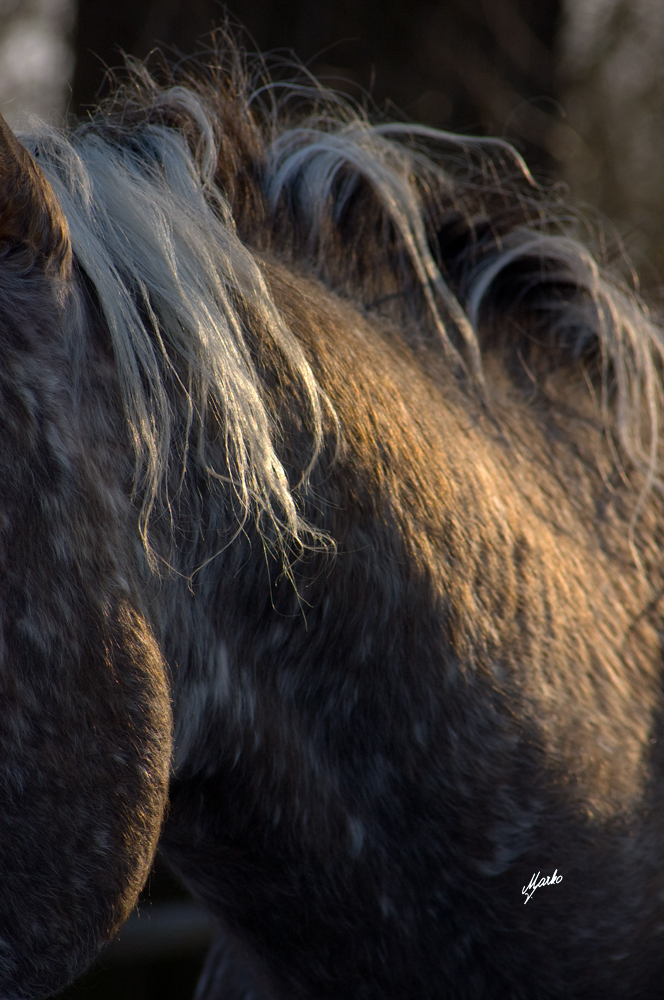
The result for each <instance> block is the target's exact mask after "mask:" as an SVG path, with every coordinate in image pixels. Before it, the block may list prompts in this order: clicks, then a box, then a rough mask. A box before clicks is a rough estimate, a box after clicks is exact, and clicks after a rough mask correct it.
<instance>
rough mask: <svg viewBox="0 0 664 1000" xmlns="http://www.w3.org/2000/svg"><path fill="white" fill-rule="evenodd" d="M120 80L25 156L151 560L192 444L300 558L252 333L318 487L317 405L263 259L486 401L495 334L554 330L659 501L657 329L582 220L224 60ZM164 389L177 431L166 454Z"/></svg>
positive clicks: (318, 396)
mask: <svg viewBox="0 0 664 1000" xmlns="http://www.w3.org/2000/svg"><path fill="white" fill-rule="evenodd" d="M225 42H226V43H228V40H227V39H226V40H225ZM164 73H165V76H164ZM128 74H129V76H128V81H127V82H126V83H125V84H124V85H123V86H120V87H118V89H117V90H116V92H115V94H114V96H113V97H112V98H111V99H110V100H109V101H108V102H107V103H106V104H105V105H103V106H102V107H101V108H100V110H99V111H98V112H97V113H96V114H95V115H93V116H92V117H91V118H90V119H89V120H88V121H86V122H84V123H82V124H80V125H79V126H77V127H75V128H73V129H72V130H70V131H68V132H65V131H58V130H56V129H53V128H48V127H46V126H39V127H38V128H35V129H33V130H32V131H31V132H29V133H26V134H22V135H21V139H22V141H23V142H24V143H25V145H26V146H27V147H28V149H29V150H31V151H32V152H33V153H34V154H37V153H38V155H39V162H40V164H41V165H42V167H43V169H44V171H45V172H46V174H47V176H48V178H49V180H50V181H51V183H52V185H53V187H54V189H55V191H56V193H57V195H58V197H59V199H60V202H61V205H62V207H63V209H64V212H65V214H66V216H67V219H68V221H69V226H70V230H71V238H72V245H73V250H74V255H75V259H76V261H77V262H78V265H79V266H80V267H81V268H82V269H83V270H84V271H85V273H86V274H87V275H88V277H89V278H90V280H91V281H92V283H93V285H94V288H95V290H96V294H97V297H98V301H99V304H100V307H101V309H102V311H103V314H104V317H105V319H106V322H107V324H108V328H109V330H110V335H111V337H112V341H113V347H114V351H115V355H116V359H117V365H118V371H119V377H120V384H121V389H122V395H123V401H124V407H125V410H126V414H127V419H128V422H129V427H130V430H131V434H132V437H133V444H134V447H135V451H136V456H137V472H136V487H137V490H139V491H140V493H141V495H142V497H143V498H144V499H143V501H142V504H143V506H142V514H141V527H142V532H143V537H144V540H145V541H146V543H147V541H148V527H149V524H150V519H151V516H152V515H153V513H154V511H155V507H157V508H159V507H161V506H163V505H164V504H165V506H166V507H168V503H169V497H170V496H171V495H172V491H173V484H169V482H168V479H169V456H170V455H171V453H172V450H173V449H174V448H175V450H176V451H177V448H178V447H180V448H181V450H183V449H184V447H185V445H182V442H183V441H184V442H186V446H187V447H190V449H193V450H194V452H195V454H196V456H197V460H198V462H199V463H200V465H201V466H202V467H203V468H204V469H205V471H206V473H207V475H208V476H210V477H212V478H213V479H221V480H223V481H225V482H228V483H231V484H232V488H233V489H234V491H235V495H236V497H237V498H238V499H239V500H240V502H241V504H242V507H243V509H244V511H245V513H249V512H250V511H251V510H258V512H259V513H262V515H264V516H267V517H268V519H269V521H270V522H271V523H272V525H273V526H274V527H275V528H276V534H277V537H279V538H280V539H282V541H284V543H285V544H286V543H287V540H288V539H289V538H290V539H291V540H292V539H296V540H298V539H299V540H300V541H302V540H303V539H304V538H305V537H306V536H307V535H308V534H309V536H310V529H309V527H308V526H307V525H306V524H305V523H304V521H303V520H302V517H301V516H300V513H299V511H298V506H297V503H296V500H295V499H294V493H293V484H289V482H288V479H287V475H286V472H285V470H284V468H283V466H282V464H281V461H280V460H279V457H278V454H277V450H276V446H275V428H274V427H273V426H272V420H271V418H270V415H269V413H268V409H267V406H266V402H265V400H264V397H263V392H262V389H261V385H260V379H259V376H258V374H257V372H256V370H255V366H254V364H253V361H252V357H251V353H250V349H249V343H250V340H251V338H250V336H249V334H250V331H251V330H253V331H254V332H255V331H256V329H257V328H258V329H260V330H261V332H262V335H264V336H265V337H267V338H269V339H270V341H271V343H272V345H273V347H274V350H275V352H276V353H277V356H278V357H279V359H280V361H279V363H280V364H282V365H286V366H287V367H288V369H289V371H290V372H291V373H292V374H293V375H294V376H295V378H296V379H297V380H298V381H299V383H300V384H301V386H302V389H303V392H304V398H305V399H306V401H307V405H308V409H309V422H310V432H311V455H310V463H309V468H310V467H311V463H313V462H314V461H315V459H316V456H317V454H318V451H319V449H320V446H321V440H322V410H323V408H324V407H325V406H326V405H327V404H326V401H325V399H324V396H323V394H322V393H321V390H320V388H319V387H318V385H317V384H316V381H315V379H314V376H313V374H312V371H311V369H310V367H309V365H308V363H307V360H306V358H305V356H304V353H303V351H302V349H301V348H300V346H299V345H298V343H297V341H296V339H295V338H294V337H293V335H292V334H291V332H290V331H289V329H288V328H287V326H286V324H285V323H284V321H283V319H282V317H281V315H280V313H279V310H278V309H277V307H276V306H275V303H274V301H273V299H272V297H271V294H270V291H269V289H268V287H267V285H266V282H265V280H264V278H263V275H262V271H261V267H260V261H259V258H258V257H257V256H256V252H257V251H265V250H271V251H274V252H277V253H279V254H281V255H282V256H283V257H285V258H286V259H291V260H293V261H295V262H296V263H297V264H298V266H300V267H303V268H309V269H310V270H313V271H314V273H315V274H316V275H317V276H318V277H320V278H321V279H322V280H323V281H325V282H326V283H327V284H328V285H329V286H330V287H331V288H332V289H334V290H335V291H337V292H339V293H341V294H343V295H346V296H348V297H351V298H352V299H353V300H354V301H356V302H357V303H358V304H359V305H360V306H361V307H362V308H363V309H366V310H368V311H369V312H373V313H376V314H378V315H379V316H380V315H382V316H388V317H389V318H391V319H392V320H396V321H397V322H399V323H400V325H401V326H402V329H403V330H404V336H406V337H414V338H417V337H428V338H434V339H437V340H438V342H439V343H440V345H441V347H442V349H443V351H444V352H445V353H446V355H447V356H448V358H449V359H450V363H451V364H452V365H453V366H455V367H456V368H457V370H458V371H459V372H460V374H462V375H463V377H464V378H469V379H470V380H471V381H474V382H475V383H476V384H478V385H481V383H482V352H483V350H485V349H486V345H487V344H488V343H490V342H491V339H492V335H493V331H495V330H496V329H499V328H503V327H504V326H505V321H506V319H509V317H510V316H515V315H518V317H519V321H520V323H521V327H522V328H526V329H527V328H528V326H529V324H532V325H533V329H535V328H536V329H537V330H538V331H540V330H541V328H542V326H544V327H546V329H547V331H548V339H549V341H550V344H551V351H552V358H554V361H552V363H555V357H554V356H555V354H556V352H558V355H559V358H560V363H567V361H568V360H569V359H572V360H574V359H577V360H578V359H580V358H581V359H586V358H588V357H590V356H591V355H593V356H594V357H596V358H597V359H599V365H598V370H600V372H601V398H602V405H603V407H604V409H605V411H606V413H607V414H608V413H609V410H611V412H613V413H614V414H615V426H616V428H617V433H618V436H619V438H620V441H621V443H622V445H623V447H624V448H625V450H626V452H627V454H628V455H629V456H630V458H631V460H632V461H633V462H634V463H635V464H636V465H637V466H638V467H639V468H640V469H642V470H644V471H645V473H646V475H647V477H648V482H649V484H652V483H660V466H659V437H660V435H659V428H660V424H661V419H662V417H661V411H662V405H661V401H662V386H661V369H662V360H663V357H664V342H663V338H662V333H661V328H660V327H659V326H658V325H657V324H656V323H655V322H654V321H653V319H652V318H651V316H650V315H649V313H648V311H647V309H646V308H645V307H644V306H643V305H642V303H641V302H640V300H639V299H638V297H637V296H636V295H635V294H634V293H633V292H630V291H629V290H628V289H627V288H625V287H621V286H620V284H619V283H616V282H613V281H611V280H609V279H608V278H607V277H606V276H605V275H604V274H603V273H602V272H601V271H600V269H599V267H598V265H597V264H596V262H595V260H594V258H593V257H592V255H591V254H590V252H589V251H588V249H587V248H586V247H585V246H584V245H583V243H581V242H580V241H579V240H578V239H576V237H575V235H574V231H575V226H576V222H575V220H574V219H570V216H569V213H568V212H566V211H564V210H563V209H561V207H560V206H559V205H556V204H555V203H552V201H551V199H550V198H549V199H547V198H546V197H545V196H544V195H543V193H542V192H541V190H540V189H539V188H538V186H537V185H536V184H535V183H534V181H533V180H532V178H531V176H530V174H529V173H528V171H527V169H526V167H525V165H524V164H523V162H522V160H521V158H520V157H519V155H518V154H517V153H516V152H515V151H514V150H513V149H512V148H511V147H509V146H508V145H507V144H506V143H504V142H502V141H498V140H474V139H469V138H466V137H457V136H453V135H451V134H449V133H446V132H440V131H438V130H434V129H430V128H425V127H423V126H406V125H401V124H395V123H390V124H386V123H379V124H372V123H371V122H370V120H369V118H368V117H367V115H366V114H365V113H364V111H362V110H361V109H359V108H358V107H356V106H355V105H353V104H351V103H350V102H347V101H345V100H344V99H342V98H340V97H339V96H338V95H334V94H332V93H330V92H328V91H326V90H325V89H323V88H321V87H319V86H318V85H316V84H314V83H313V82H312V81H310V80H305V81H304V83H302V82H301V83H298V84H292V85H290V86H286V85H282V84H276V83H274V82H272V81H270V80H269V78H268V77H267V76H266V72H265V67H264V65H263V64H262V63H259V62H255V63H253V64H251V63H249V62H247V61H246V60H245V61H243V59H242V58H241V56H240V54H239V52H238V50H237V49H236V48H235V47H233V45H232V44H231V43H228V44H227V47H226V49H225V50H224V49H223V47H221V48H220V49H219V50H216V51H215V53H214V54H213V55H212V56H211V57H210V58H207V59H206V60H203V61H202V62H201V63H200V64H198V65H197V66H196V67H195V68H194V69H193V70H192V71H190V72H189V71H186V69H182V68H180V69H179V70H178V71H177V72H175V71H173V72H172V73H171V72H170V71H168V70H166V71H162V77H163V79H161V82H157V78H156V77H155V76H152V75H151V74H150V73H149V72H148V70H147V69H146V67H145V66H144V65H142V64H140V63H136V62H129V64H128ZM173 386H176V387H177V393H178V398H180V399H181V400H183V401H184V404H185V414H186V417H185V423H186V427H185V429H184V430H183V429H182V427H179V428H178V429H177V432H176V423H177V421H178V420H179V421H180V422H181V420H182V418H181V415H180V416H178V415H177V414H176V412H175V410H174V407H173V402H172V393H171V392H169V387H173ZM644 401H645V416H644ZM211 424H213V425H215V426H216V425H218V428H219V430H218V433H219V434H221V435H223V436H224V437H225V440H226V442H227V452H228V461H227V467H226V468H223V469H219V468H214V467H212V466H211V464H210V460H209V458H208V454H207V451H206V443H205V442H206V433H208V431H209V428H210V425H211ZM176 439H177V440H176ZM178 442H179V443H178ZM181 458H182V461H183V462H184V461H185V460H186V455H185V454H184V453H183V454H182V455H181ZM175 485H177V484H175ZM314 535H316V533H315V532H314ZM316 538H317V540H318V541H320V540H321V536H320V535H318V536H316Z"/></svg>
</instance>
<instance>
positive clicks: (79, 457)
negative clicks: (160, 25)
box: [0, 39, 664, 1000]
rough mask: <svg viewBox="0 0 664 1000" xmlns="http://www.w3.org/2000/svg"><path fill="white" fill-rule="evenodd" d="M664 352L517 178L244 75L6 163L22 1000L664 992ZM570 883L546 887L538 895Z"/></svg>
mask: <svg viewBox="0 0 664 1000" xmlns="http://www.w3.org/2000/svg"><path fill="white" fill-rule="evenodd" d="M663 357H664V336H663V334H662V327H661V325H660V323H659V322H658V320H657V317H656V315H655V314H654V312H652V311H651V310H649V308H648V307H647V306H646V305H645V304H644V302H643V301H642V299H641V297H640V296H639V294H638V289H637V288H635V287H634V286H633V284H632V285H630V283H629V281H628V280H627V278H623V277H621V271H620V260H619V259H617V258H616V257H614V259H613V260H612V259H611V256H610V253H609V252H608V251H606V252H604V251H603V250H602V246H601V241H598V240H597V239H595V237H593V235H592V232H591V230H590V228H589V227H588V226H586V225H585V222H584V217H583V216H582V215H581V214H579V213H577V212H575V211H573V210H572V209H570V208H569V207H568V206H567V205H566V204H565V199H564V195H563V194H561V192H560V190H559V189H558V188H556V187H555V186H554V187H551V186H549V187H547V186H546V185H544V184H543V183H542V182H539V181H536V180H534V179H533V177H532V175H531V174H530V173H529V171H528V169H527V167H526V165H525V163H524V162H523V160H522V158H521V157H520V155H519V154H518V152H516V151H515V150H514V149H513V148H512V147H510V146H509V145H508V144H507V143H506V142H504V141H502V140H489V139H471V138H469V137H460V136H455V135H452V134H450V133H447V132H443V131H440V130H435V129H433V128H429V127H425V126H421V125H414V124H408V123H404V122H393V121H386V120H384V119H382V118H380V117H376V116H374V117H372V116H371V115H370V114H369V113H368V112H367V110H366V108H365V107H364V106H362V105H361V104H359V103H353V102H352V101H351V100H350V99H348V98H342V97H339V96H338V95H335V94H333V93H331V92H329V91H327V90H326V89H325V88H324V87H322V86H320V85H317V84H315V82H314V81H312V80H311V79H308V78H306V77H301V78H299V79H296V80H295V82H291V83H289V84H287V83H284V82H281V81H280V79H279V78H278V77H277V78H275V77H274V76H273V77H270V76H268V75H267V70H266V69H265V64H264V63H262V62H260V61H256V60H253V61H252V59H251V58H250V57H249V56H246V55H245V54H243V53H242V52H241V51H240V49H239V48H238V47H234V46H233V45H232V43H228V42H227V41H225V40H223V39H222V42H221V43H219V44H217V45H216V47H215V49H214V51H213V52H212V53H211V54H208V55H207V56H206V57H205V58H201V59H200V60H199V62H198V63H196V64H193V65H192V64H190V63H181V64H179V65H177V66H175V67H171V68H169V67H168V66H166V65H165V66H163V67H161V68H158V69H157V70H154V71H152V70H149V69H148V68H147V66H146V65H144V64H141V63H139V62H135V61H131V60H130V61H129V63H128V67H127V71H126V75H125V76H124V77H123V78H122V79H121V80H119V81H118V82H117V85H116V88H115V90H114V92H113V94H112V96H111V97H109V98H108V99H107V100H106V101H105V102H103V103H102V104H101V106H100V107H99V108H98V109H97V110H96V111H94V112H91V113H90V115H89V116H88V118H87V119H85V120H82V121H80V122H79V123H74V124H70V125H68V126H62V127H56V126H54V125H46V124H43V123H34V122H33V123H31V124H30V125H29V127H26V128H25V129H24V130H22V131H19V132H18V135H14V133H13V132H12V131H11V130H10V129H9V127H8V126H7V124H6V123H4V122H3V123H2V125H1V127H0V425H1V428H2V430H1V433H0V553H1V556H0V562H1V565H2V575H1V580H2V584H1V593H2V600H1V602H0V621H1V635H2V643H1V645H0V663H1V666H0V690H1V697H0V706H1V707H0V872H1V875H2V878H1V884H2V888H1V892H0V996H1V997H3V998H7V1000H9V998H11V1000H35V998H40V997H47V996H50V995H52V994H53V993H54V992H55V991H57V990H60V989H62V988H63V987H64V986H65V985H66V984H68V983H70V982H72V981H73V980H74V979H75V978H76V977H77V976H79V975H80V974H81V973H82V972H83V971H84V970H85V969H86V968H87V967H88V966H89V965H90V963H91V962H92V961H93V960H94V958H95V957H96V956H97V955H98V954H99V953H100V952H101V950H102V949H103V947H104V945H105V944H106V943H107V942H108V941H109V940H110V939H111V938H112V937H113V935H114V934H115V933H116V932H117V930H118V929H119V928H120V926H121V925H122V923H123V921H124V920H125V918H126V916H127V914H128V913H129V912H130V911H131V909H132V908H133V906H134V905H135V903H136V900H137V897H138V894H139V892H140V890H141V888H142V886H143V885H144V883H145V880H146V878H147V876H148V872H149V869H150V866H151V863H152V860H153V857H154V855H155V851H156V850H157V845H159V850H160V852H161V854H162V856H163V858H164V859H165V861H166V862H167V864H168V865H169V866H170V867H171V868H172V870H173V871H174V872H175V873H176V875H177V876H178V877H179V878H180V879H181V880H182V882H183V883H184V884H185V885H186V886H188V888H189V889H190V890H191V892H192V893H193V895H194V896H195V897H196V898H197V899H198V900H199V901H201V902H202V903H203V904H204V905H205V906H206V907H207V908H208V910H209V911H210V912H211V914H212V915H213V916H214V918H215V919H216V921H217V925H218V928H219V938H218V940H217V942H216V943H215V944H214V945H213V946H212V949H211V951H210V954H209V957H208V959H207V962H206V965H205V968H204V970H203V974H202V978H201V980H200V984H199V987H198V991H197V1000H222V998H223V1000H240V998H241V997H245V998H246V997H249V996H251V997H254V998H260V1000H286V998H288V1000H291V998H293V1000H295V998H298V1000H326V998H329V1000H333V998H334V1000H338V998H339V997H342V996H343V997H354V998H356V1000H379V998H380V1000H410V998H415V997H417V998H418V1000H425V998H427V1000H438V998H446V1000H454V998H456V1000H487V998H491V1000H530V998H537V1000H554V998H562V997H565V998H570V997H574V998H579V1000H580V998H595V997H598V996H602V997H603V998H612V1000H619V998H629V1000H635V998H656V997H660V996H661V995H662V990H663V989H664V987H663V986H662V983H663V982H664V979H663V978H662V977H663V974H664V962H663V960H662V944H663V943H664V864H663V853H662V852H663V850H664V788H663V784H662V782H663V775H664V755H663V750H664V741H663V740H662V718H663V717H662V707H663V695H662V648H661V632H662V609H661V605H662V596H663V595H664V573H663V570H662V558H661V552H662V548H663V545H664V517H663V514H664V510H663V497H662V493H663V489H662V463H661V447H660V427H661V422H662V409H663V405H662V404H663V400H664V393H663V390H662V360H663ZM535 890H537V891H535Z"/></svg>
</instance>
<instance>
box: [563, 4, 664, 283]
mask: <svg viewBox="0 0 664 1000" xmlns="http://www.w3.org/2000/svg"><path fill="white" fill-rule="evenodd" d="M663 54H664V3H663V2H662V0H566V10H565V19H564V23H563V27H562V31H561V36H560V57H559V86H560V90H561V94H562V95H563V100H564V103H565V106H566V108H567V110H568V114H569V118H568V122H569V125H570V127H571V129H573V130H574V132H575V133H576V140H575V141H573V142H572V143H571V144H570V148H569V150H568V155H567V157H566V158H564V159H563V163H562V172H563V176H565V178H566V179H567V181H568V182H569V184H570V186H571V188H572V190H573V192H574V194H575V195H576V196H577V197H581V198H583V199H585V200H586V201H588V202H590V203H591V204H593V205H596V206H597V207H598V208H599V209H600V210H601V211H602V212H603V213H604V214H606V215H608V216H609V218H611V219H612V220H614V221H615V222H616V224H617V226H618V229H619V230H620V231H621V232H622V233H624V234H625V242H626V245H627V250H628V251H629V253H630V255H631V256H632V257H634V259H635V261H636V263H637V265H638V266H639V269H640V270H641V271H642V274H643V277H644V283H645V284H647V285H650V286H652V285H654V284H661V280H662V277H661V276H662V275H663V274H664V119H663V113H664V59H663ZM653 290H654V289H652V288H651V291H653Z"/></svg>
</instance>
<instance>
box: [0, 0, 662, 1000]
mask: <svg viewBox="0 0 664 1000" xmlns="http://www.w3.org/2000/svg"><path fill="white" fill-rule="evenodd" d="M226 17H228V18H229V19H230V21H231V23H232V24H234V25H243V26H244V29H245V33H244V34H243V35H242V36H241V38H242V42H243V44H244V45H245V47H247V48H248V49H259V50H262V51H269V50H281V54H282V55H283V54H284V51H283V50H292V52H293V53H294V54H295V56H296V57H297V58H298V59H299V60H301V61H302V62H304V63H306V64H307V66H308V67H309V69H310V70H311V71H312V72H313V73H314V74H316V75H318V76H320V77H321V78H323V79H324V80H325V81H326V82H328V83H330V84H331V85H333V86H336V87H338V88H340V89H342V90H345V91H348V92H350V93H351V94H352V95H353V96H355V97H356V98H362V95H365V97H366V99H367V100H368V102H369V104H370V105H372V106H373V107H374V108H375V109H376V111H377V113H383V114H384V113H387V114H389V115H392V116H395V117H399V118H409V119H414V120H416V121H419V122H424V123H427V124H430V125H435V126H438V127H441V128H445V129H451V130H455V131H461V132H466V133H473V134H480V135H489V134H490V135H498V136H504V137H506V138H509V139H510V140H512V141H513V142H514V143H515V144H516V145H517V147H518V148H519V149H520V150H521V151H522V152H523V153H524V155H525V156H526V158H527V159H528V161H529V162H530V164H531V166H532V167H533V168H534V170H535V172H536V173H537V174H538V175H539V176H540V178H541V179H543V180H545V181H547V182H556V181H561V182H563V183H565V184H566V185H567V186H568V188H569V195H570V198H571V199H572V200H573V201H575V202H576V203H577V204H579V203H585V204H587V206H588V214H589V215H591V216H592V215H593V213H594V212H595V210H598V211H599V212H600V213H602V215H603V216H604V217H605V218H606V220H607V226H608V228H609V229H610V230H612V231H613V232H614V233H615V234H617V236H618V237H619V239H621V240H622V241H623V243H624V245H625V247H626V248H627V251H628V252H629V254H630V255H631V256H632V258H633V259H634V260H635V262H636V264H637V266H638V268H639V270H640V272H641V275H642V279H643V285H644V288H645V289H646V290H647V292H648V294H649V295H650V296H651V297H653V298H654V299H655V300H657V299H658V298H661V297H662V296H661V287H662V276H663V275H664V237H663V236H662V234H663V232H664V127H663V126H664V114H663V105H664V59H663V58H662V54H663V53H664V0H410V3H408V4H404V3H402V2H397V0H381V2H376V0H373V2H372V0H231V2H230V3H229V4H228V6H226V7H223V6H221V5H220V4H219V3H217V2H213V0H78V3H77V2H76V0H0V108H1V109H2V112H3V113H4V114H5V116H6V117H7V118H8V119H9V120H10V121H11V122H19V121H20V120H21V118H23V117H24V116H25V114H26V113H28V112H31V111H33V112H36V113H38V114H40V115H42V116H45V117H47V118H52V119H54V120H56V121H57V120H61V119H62V116H63V115H65V114H67V113H75V114H78V115H81V114H85V112H86V109H88V108H90V107H91V106H94V104H95V103H96V102H97V101H98V100H99V98H100V97H103V96H104V94H105V93H106V89H107V87H108V82H107V81H105V69H106V68H108V67H113V66H118V65H119V64H121V62H122V56H121V52H122V51H124V52H127V53H131V54H133V55H135V56H138V57H141V58H142V57H145V56H146V55H147V54H148V53H149V52H150V51H151V50H152V49H153V48H154V47H155V46H161V47H162V48H163V50H164V52H166V53H167V54H168V53H169V52H170V53H175V52H178V53H181V54H191V53H194V52H196V51H197V50H200V49H201V47H204V45H205V41H204V38H203V36H204V35H205V33H206V32H208V31H209V30H210V28H211V27H213V26H214V25H215V24H222V23H223V22H224V20H225V18H226ZM145 897H146V900H147V902H146V904H145V905H144V906H143V916H142V917H141V918H132V923H131V924H130V925H129V926H128V928H127V931H126V932H123V934H121V935H120V944H119V945H117V946H115V947H114V948H112V949H110V950H109V953H108V955H107V956H106V958H104V959H103V960H102V961H101V962H100V963H99V965H98V966H97V967H96V968H95V969H94V970H93V971H92V972H91V973H90V974H89V975H88V976H87V977H86V978H85V979H84V980H83V981H82V983H81V984H80V985H78V986H77V987H75V988H73V989H72V990H69V991H67V993H66V994H63V997H64V996H66V997H67V1000H71V998H73V997H78V998H79V1000H92V998H94V1000H157V998H158V1000H188V998H190V997H191V996H192V993H193V988H194V982H195V979H196V975H197V972H198V969H199V967H200V964H201V962H202V956H203V953H204V949H205V944H206V941H207V940H208V939H209V934H210V930H209V928H208V927H207V926H206V925H205V922H204V921H203V922H201V919H200V915H197V914H196V912H195V911H193V910H191V909H187V907H188V905H189V904H188V903H187V900H186V894H184V893H183V891H182V890H181V889H180V888H179V887H178V886H177V884H176V883H175V882H173V881H172V880H171V879H170V878H169V876H168V875H167V874H165V872H164V870H163V869H162V868H161V867H158V870H157V873H156V875H155V877H154V878H153V879H152V880H151V882H150V885H149V886H148V888H147V889H146V893H145ZM150 900H151V901H152V902H149V901H150ZM150 913H152V914H153V915H152V916H150Z"/></svg>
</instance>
